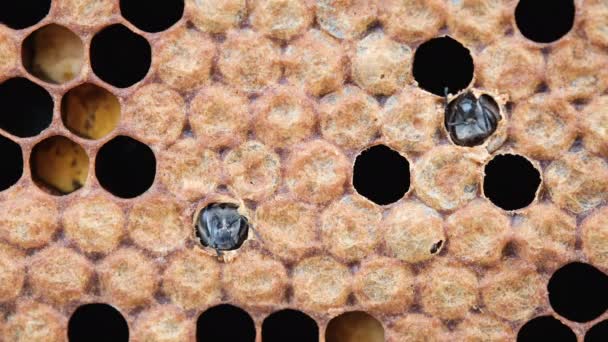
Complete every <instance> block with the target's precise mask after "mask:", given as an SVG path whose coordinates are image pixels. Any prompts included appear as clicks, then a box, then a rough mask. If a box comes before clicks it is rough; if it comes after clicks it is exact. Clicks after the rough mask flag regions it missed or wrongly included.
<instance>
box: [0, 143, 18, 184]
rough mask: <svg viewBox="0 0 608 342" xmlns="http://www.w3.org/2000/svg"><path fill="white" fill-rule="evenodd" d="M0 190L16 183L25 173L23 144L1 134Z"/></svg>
mask: <svg viewBox="0 0 608 342" xmlns="http://www.w3.org/2000/svg"><path fill="white" fill-rule="evenodd" d="M0 156H1V158H2V167H0V191H4V190H6V189H8V188H10V187H11V186H13V185H15V183H17V182H18V181H19V179H21V175H22V174H23V152H22V151H21V146H19V144H17V143H16V142H14V141H12V140H11V139H9V138H6V137H4V136H2V135H0Z"/></svg>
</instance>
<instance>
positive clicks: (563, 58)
mask: <svg viewBox="0 0 608 342" xmlns="http://www.w3.org/2000/svg"><path fill="white" fill-rule="evenodd" d="M607 66H608V58H607V57H606V56H605V55H604V54H603V53H601V52H599V51H598V50H597V49H596V48H594V47H593V46H591V45H589V44H588V43H587V42H586V41H583V40H580V39H569V40H567V41H564V43H563V44H559V45H558V46H556V47H555V48H554V49H553V50H552V52H551V54H549V56H548V59H547V72H546V74H547V83H548V86H549V88H550V89H555V90H556V91H557V92H558V93H559V94H560V95H562V96H564V97H565V98H566V99H569V100H576V99H589V98H591V97H592V96H594V95H596V94H597V93H600V92H602V91H604V90H606V88H608V68H607Z"/></svg>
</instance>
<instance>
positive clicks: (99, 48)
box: [90, 24, 152, 88]
mask: <svg viewBox="0 0 608 342" xmlns="http://www.w3.org/2000/svg"><path fill="white" fill-rule="evenodd" d="M90 54H91V67H92V68H93V71H94V72H95V74H96V75H97V76H98V77H99V78H101V79H102V80H104V81H105V82H107V83H108V84H110V85H113V86H115V87H118V88H127V87H130V86H132V85H133V84H135V83H137V82H139V81H141V80H142V79H143V78H144V77H145V76H146V74H147V73H148V70H149V69H150V63H151V61H152V48H151V47H150V43H148V41H147V40H146V39H145V38H144V37H142V36H140V35H138V34H136V33H134V32H132V31H131V30H129V29H128V28H127V27H125V26H124V25H121V24H115V25H112V26H108V27H106V28H104V29H103V30H101V31H100V32H98V33H97V34H96V35H95V36H94V37H93V39H92V40H91V51H90Z"/></svg>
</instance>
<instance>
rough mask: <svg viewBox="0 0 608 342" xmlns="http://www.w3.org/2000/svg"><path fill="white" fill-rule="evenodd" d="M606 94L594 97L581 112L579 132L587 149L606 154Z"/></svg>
mask: <svg viewBox="0 0 608 342" xmlns="http://www.w3.org/2000/svg"><path fill="white" fill-rule="evenodd" d="M606 108H608V96H600V97H596V98H595V99H593V101H591V103H590V104H589V105H588V106H587V107H585V109H584V110H583V113H582V115H581V116H582V120H581V121H582V122H581V127H580V130H581V133H582V135H583V143H584V145H585V147H586V148H587V150H589V151H591V152H594V153H597V154H599V155H601V156H604V157H607V156H608V110H607V109H606Z"/></svg>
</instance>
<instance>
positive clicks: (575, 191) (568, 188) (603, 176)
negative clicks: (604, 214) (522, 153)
mask: <svg viewBox="0 0 608 342" xmlns="http://www.w3.org/2000/svg"><path fill="white" fill-rule="evenodd" d="M544 182H545V185H546V187H547V190H548V191H549V194H550V195H551V198H552V200H553V203H555V204H557V205H558V206H559V207H560V208H563V209H568V210H570V211H571V212H573V213H576V214H578V213H582V212H585V211H587V210H590V209H593V208H595V207H597V206H598V205H600V203H602V202H604V201H605V200H606V197H607V196H608V166H607V165H606V162H605V161H604V160H602V159H600V158H597V157H593V156H591V155H589V154H588V153H586V152H585V151H578V152H568V153H565V154H563V155H562V156H561V157H560V158H559V159H556V160H554V161H553V162H552V163H551V164H549V166H548V167H547V168H546V169H545V177H544Z"/></svg>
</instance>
